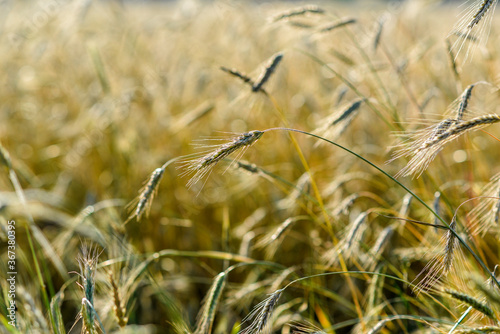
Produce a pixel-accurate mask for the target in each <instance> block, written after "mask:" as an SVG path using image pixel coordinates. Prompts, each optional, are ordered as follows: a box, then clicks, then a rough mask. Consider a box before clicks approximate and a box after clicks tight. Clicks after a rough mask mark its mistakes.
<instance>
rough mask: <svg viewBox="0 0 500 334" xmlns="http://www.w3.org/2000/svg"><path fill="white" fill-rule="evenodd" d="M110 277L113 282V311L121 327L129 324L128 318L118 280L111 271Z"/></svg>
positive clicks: (111, 282)
mask: <svg viewBox="0 0 500 334" xmlns="http://www.w3.org/2000/svg"><path fill="white" fill-rule="evenodd" d="M108 278H109V282H110V284H111V291H112V293H113V313H114V314H115V317H116V321H117V322H118V326H120V328H124V327H125V326H127V322H128V318H127V316H126V315H125V313H126V310H125V307H123V304H122V299H121V296H120V292H119V289H118V285H117V284H116V280H115V278H114V275H113V273H112V272H111V271H110V272H109V273H108Z"/></svg>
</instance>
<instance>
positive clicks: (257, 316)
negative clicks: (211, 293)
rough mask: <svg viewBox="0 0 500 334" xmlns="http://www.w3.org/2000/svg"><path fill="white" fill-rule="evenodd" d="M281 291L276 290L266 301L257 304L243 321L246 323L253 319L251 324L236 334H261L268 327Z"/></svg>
mask: <svg viewBox="0 0 500 334" xmlns="http://www.w3.org/2000/svg"><path fill="white" fill-rule="evenodd" d="M282 292H283V289H280V290H276V291H275V292H273V293H272V294H271V295H270V296H269V297H268V298H267V299H265V300H264V301H262V302H261V303H259V304H258V305H257V306H256V307H255V308H254V309H253V311H252V312H251V313H250V314H249V315H248V316H247V317H245V319H243V322H248V321H250V320H252V319H253V321H252V323H251V324H250V325H249V326H248V327H247V328H245V329H244V330H241V331H239V332H238V334H259V333H263V332H264V330H266V329H267V328H268V327H269V326H270V321H269V320H270V319H271V317H272V314H273V311H274V308H275V307H276V305H277V304H278V300H279V298H280V297H281V294H282Z"/></svg>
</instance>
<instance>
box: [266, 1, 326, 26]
mask: <svg viewBox="0 0 500 334" xmlns="http://www.w3.org/2000/svg"><path fill="white" fill-rule="evenodd" d="M307 13H312V14H323V13H325V11H324V10H323V9H322V8H320V7H318V6H316V5H309V6H304V7H299V8H294V9H292V10H289V11H287V12H285V13H281V14H278V15H276V16H274V18H273V21H274V22H278V21H281V20H284V19H287V18H290V17H294V16H301V15H305V14H307Z"/></svg>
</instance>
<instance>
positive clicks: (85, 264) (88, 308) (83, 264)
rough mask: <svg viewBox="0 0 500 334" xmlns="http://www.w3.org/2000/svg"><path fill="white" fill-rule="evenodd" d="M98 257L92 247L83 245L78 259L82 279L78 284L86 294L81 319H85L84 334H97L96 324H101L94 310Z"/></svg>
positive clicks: (83, 299)
mask: <svg viewBox="0 0 500 334" xmlns="http://www.w3.org/2000/svg"><path fill="white" fill-rule="evenodd" d="M98 257H99V253H98V252H97V249H96V248H94V247H93V246H92V245H90V246H87V245H83V246H82V253H81V255H80V256H79V257H78V264H79V266H80V273H79V274H78V276H80V279H81V283H78V285H79V286H80V287H81V288H82V289H83V292H84V297H83V298H82V309H81V312H80V314H79V317H80V318H81V319H83V325H82V332H83V333H86V334H94V333H97V327H98V326H97V325H96V323H100V321H99V318H98V316H97V312H96V311H95V309H94V296H95V274H96V269H97V260H98ZM101 328H102V326H101Z"/></svg>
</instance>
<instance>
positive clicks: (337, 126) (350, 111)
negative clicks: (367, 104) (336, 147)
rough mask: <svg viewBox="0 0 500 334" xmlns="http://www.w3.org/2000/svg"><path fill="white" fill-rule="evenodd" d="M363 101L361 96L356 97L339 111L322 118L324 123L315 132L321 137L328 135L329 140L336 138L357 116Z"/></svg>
mask: <svg viewBox="0 0 500 334" xmlns="http://www.w3.org/2000/svg"><path fill="white" fill-rule="evenodd" d="M364 101H365V99H363V98H360V99H356V100H354V101H353V102H351V103H350V104H348V105H347V106H345V107H344V108H342V109H340V111H339V112H336V113H334V114H333V115H331V116H329V117H328V118H327V119H326V120H322V121H321V124H324V125H322V126H321V127H319V128H318V129H317V130H316V131H315V132H317V133H318V134H320V135H321V136H323V137H328V138H329V139H330V140H337V139H338V138H339V137H340V136H341V135H342V134H343V133H344V132H345V131H346V129H347V128H348V127H349V125H350V124H351V122H352V121H353V120H354V118H355V117H356V116H357V114H358V111H359V108H360V107H361V105H362V104H363V102H364ZM320 143H321V142H318V143H317V144H315V147H316V146H318V145H320Z"/></svg>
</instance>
